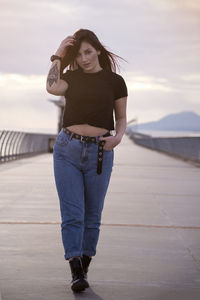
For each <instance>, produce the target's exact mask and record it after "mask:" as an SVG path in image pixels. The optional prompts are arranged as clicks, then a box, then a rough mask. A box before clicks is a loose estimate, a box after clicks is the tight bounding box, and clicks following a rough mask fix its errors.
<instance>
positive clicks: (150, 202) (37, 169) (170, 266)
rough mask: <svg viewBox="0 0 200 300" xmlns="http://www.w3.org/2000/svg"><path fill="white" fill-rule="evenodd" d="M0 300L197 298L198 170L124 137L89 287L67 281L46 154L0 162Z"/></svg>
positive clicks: (199, 273) (199, 256)
mask: <svg viewBox="0 0 200 300" xmlns="http://www.w3.org/2000/svg"><path fill="white" fill-rule="evenodd" d="M0 179H1V180H0V228H1V231H0V251H1V258H0V261H1V265H0V283H1V297H2V300H25V299H26V300H47V299H48V300H65V299H67V300H68V299H69V300H71V299H87V300H90V299H92V300H97V299H98V300H100V299H101V300H122V299H123V300H139V299H144V300H160V299H162V300H179V299H180V300H197V299H198V300H199V299H200V217H199V216H200V184H199V182H200V181H199V179H200V169H199V168H197V167H195V166H192V165H190V164H188V163H186V162H183V161H179V160H176V159H174V158H171V157H169V156H165V155H164V154H161V153H158V152H154V151H152V150H148V149H146V148H142V147H140V146H137V145H135V144H133V142H132V141H131V140H129V138H128V137H126V136H125V137H124V139H123V141H122V143H121V145H120V146H118V147H117V148H115V165H114V168H113V174H112V178H111V182H110V186H109V190H108V193H107V197H106V200H105V206H104V211H103V216H102V226H101V233H100V239H99V243H98V248H97V255H96V256H95V257H94V258H93V261H92V263H91V267H90V270H89V276H88V277H89V283H90V286H91V287H90V288H89V289H87V290H86V291H85V292H83V293H81V294H73V293H72V291H71V289H70V281H71V274H70V269H69V266H68V263H67V262H66V261H65V260H64V258H63V255H64V252H63V247H62V243H61V234H60V214H59V206H58V197H57V193H56V189H55V184H54V178H53V169H52V155H51V154H44V155H40V156H37V157H33V158H28V159H22V160H18V161H15V162H10V163H7V164H3V165H1V166H0Z"/></svg>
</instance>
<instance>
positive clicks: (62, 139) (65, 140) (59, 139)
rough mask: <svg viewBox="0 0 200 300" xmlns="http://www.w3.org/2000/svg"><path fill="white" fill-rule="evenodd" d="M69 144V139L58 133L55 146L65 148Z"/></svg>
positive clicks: (62, 133)
mask: <svg viewBox="0 0 200 300" xmlns="http://www.w3.org/2000/svg"><path fill="white" fill-rule="evenodd" d="M68 143H69V137H68V135H66V134H65V133H64V132H62V131H61V132H60V133H59V135H58V136H57V138H56V144H57V145H59V146H67V144H68Z"/></svg>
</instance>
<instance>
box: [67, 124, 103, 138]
mask: <svg viewBox="0 0 200 300" xmlns="http://www.w3.org/2000/svg"><path fill="white" fill-rule="evenodd" d="M67 129H69V130H70V131H72V132H74V133H77V134H80V135H87V136H97V135H103V134H105V133H106V132H108V129H105V128H100V127H95V126H91V125H89V124H78V125H72V126H68V127H67Z"/></svg>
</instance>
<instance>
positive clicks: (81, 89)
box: [60, 69, 128, 130]
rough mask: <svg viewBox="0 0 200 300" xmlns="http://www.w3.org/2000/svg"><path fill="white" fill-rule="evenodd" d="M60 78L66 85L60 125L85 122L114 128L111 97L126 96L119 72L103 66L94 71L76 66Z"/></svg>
mask: <svg viewBox="0 0 200 300" xmlns="http://www.w3.org/2000/svg"><path fill="white" fill-rule="evenodd" d="M60 78H61V79H63V80H65V81H66V82H67V83H68V85H69V86H68V89H67V91H66V93H65V99H66V104H65V109H64V114H63V127H68V126H71V125H77V124H89V125H92V126H95V127H100V128H106V129H108V130H113V129H114V121H113V109H114V101H115V100H117V99H119V98H122V97H125V96H128V91H127V86H126V83H125V81H124V79H123V77H122V76H121V75H119V74H117V73H114V72H112V71H109V70H105V69H102V70H101V71H98V72H96V73H85V72H83V70H82V69H77V70H74V71H72V70H67V71H66V72H65V73H63V74H62V75H61V77H60Z"/></svg>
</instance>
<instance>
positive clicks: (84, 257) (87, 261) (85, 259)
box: [81, 254, 92, 279]
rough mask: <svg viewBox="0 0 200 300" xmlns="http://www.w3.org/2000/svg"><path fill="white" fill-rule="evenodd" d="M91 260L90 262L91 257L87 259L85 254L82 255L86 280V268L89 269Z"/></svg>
mask: <svg viewBox="0 0 200 300" xmlns="http://www.w3.org/2000/svg"><path fill="white" fill-rule="evenodd" d="M91 260H92V257H89V256H87V255H85V254H83V256H82V257H81V262H82V266H83V271H84V274H85V278H86V279H87V272H88V267H89V264H90V262H91Z"/></svg>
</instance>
